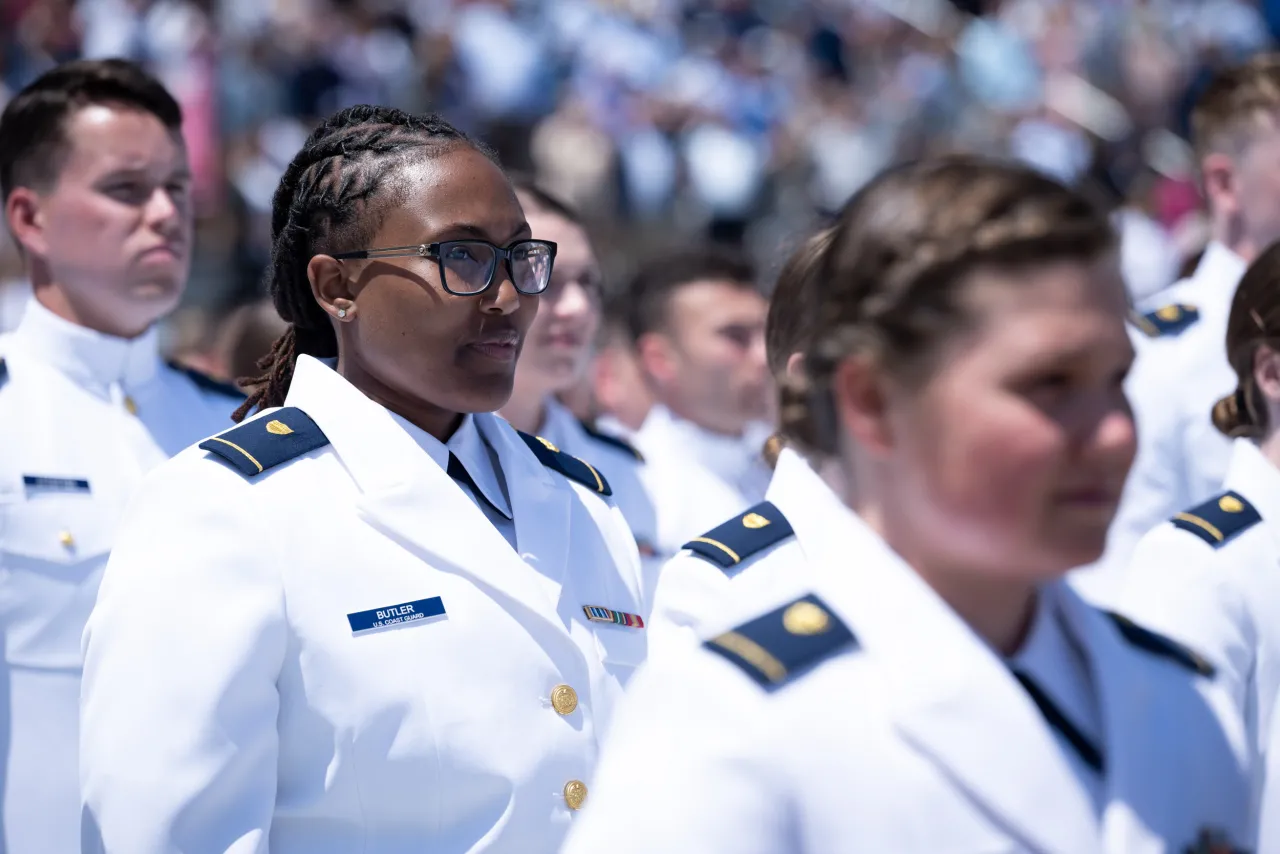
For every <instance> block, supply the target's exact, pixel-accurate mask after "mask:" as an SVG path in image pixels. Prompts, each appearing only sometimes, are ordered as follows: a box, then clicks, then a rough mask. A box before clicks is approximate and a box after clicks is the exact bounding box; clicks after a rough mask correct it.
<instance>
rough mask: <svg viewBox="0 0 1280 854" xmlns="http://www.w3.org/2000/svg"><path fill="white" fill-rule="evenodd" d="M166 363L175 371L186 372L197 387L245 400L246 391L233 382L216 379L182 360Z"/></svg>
mask: <svg viewBox="0 0 1280 854" xmlns="http://www.w3.org/2000/svg"><path fill="white" fill-rule="evenodd" d="M165 364H167V365H168V366H169V367H171V368H173V369H174V370H175V371H180V372H182V373H183V374H186V376H187V379H189V380H191V381H192V382H193V383H195V384H196V386H197V387H199V388H202V389H204V390H205V391H212V392H217V393H218V394H225V395H226V396H227V397H236V398H239V399H240V400H244V397H245V394H244V392H243V391H241V390H240V389H239V388H237V387H236V386H235V385H234V384H232V383H226V382H223V381H222V380H215V379H214V378H213V377H211V376H209V375H208V374H205V373H201V372H200V371H197V370H196V369H195V368H188V367H187V366H186V365H184V364H182V363H181V362H166V363H165Z"/></svg>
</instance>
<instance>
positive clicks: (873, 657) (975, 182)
mask: <svg viewBox="0 0 1280 854" xmlns="http://www.w3.org/2000/svg"><path fill="white" fill-rule="evenodd" d="M824 278H825V280H826V281H825V282H824V285H825V287H824V288H823V298H822V304H821V306H820V311H819V312H818V315H817V316H818V321H817V324H816V327H815V332H814V338H813V340H812V342H811V343H810V345H809V346H808V347H807V348H806V351H805V356H804V363H805V370H804V374H805V376H806V377H807V380H808V384H807V386H804V387H792V388H790V389H789V390H788V394H787V402H788V405H787V406H785V407H784V408H783V419H784V423H787V424H792V425H795V424H796V422H797V421H798V422H800V424H799V426H800V427H801V428H802V429H794V427H793V429H792V434H793V435H807V436H810V437H811V439H812V442H813V444H814V446H815V447H814V450H815V451H817V452H818V453H820V454H822V455H825V456H828V457H831V458H834V459H836V460H838V461H839V463H840V467H841V473H842V480H843V481H844V482H845V484H846V485H845V487H844V489H845V500H846V502H847V503H848V504H849V507H850V508H851V509H852V510H853V511H856V515H855V513H853V512H850V509H848V508H845V507H843V506H841V507H828V508H823V509H822V510H821V511H820V512H819V510H818V508H816V507H815V508H810V511H809V516H812V518H809V516H806V517H805V521H806V522H807V524H808V527H809V533H804V532H801V537H800V539H801V541H802V542H804V543H805V544H806V556H807V558H808V560H809V562H810V564H811V565H812V566H813V567H814V571H812V572H808V573H801V576H802V577H800V578H798V579H797V583H796V585H795V587H794V588H793V589H792V590H791V591H788V592H786V593H785V595H784V594H783V593H782V592H781V591H779V590H778V589H777V587H776V585H773V584H768V585H765V586H764V588H763V589H760V590H757V589H756V588H757V585H755V584H753V583H752V581H751V579H750V578H743V579H741V580H740V581H739V583H736V584H734V585H733V586H731V587H730V588H729V589H728V591H727V594H726V595H727V596H729V597H731V599H732V606H733V607H734V608H735V609H736V611H737V615H736V617H735V618H732V619H727V620H726V621H725V622H724V624H723V627H720V628H717V629H715V630H713V631H712V632H711V633H710V635H709V637H708V638H707V640H705V641H704V642H703V643H702V644H701V645H699V646H697V647H693V648H692V649H691V650H690V651H689V653H688V654H687V655H684V656H666V657H663V658H661V659H655V660H654V661H653V662H652V664H651V665H650V667H649V668H648V669H647V670H646V671H645V672H642V673H641V674H640V675H639V676H638V677H637V678H636V679H635V680H634V681H633V683H632V685H631V687H630V689H629V693H628V700H627V705H626V706H625V707H624V708H623V709H622V711H621V713H620V714H619V716H618V718H617V720H616V721H615V722H614V725H613V728H612V729H611V731H610V736H609V742H608V744H607V746H606V750H605V755H604V759H603V762H602V764H601V768H600V772H599V775H598V780H597V785H596V787H595V791H594V793H593V798H594V802H593V804H592V807H593V809H592V810H591V811H589V812H588V813H586V814H584V816H583V821H582V822H581V823H580V824H578V825H577V826H576V827H575V828H574V830H573V832H572V834H571V835H570V838H569V841H568V843H567V845H566V848H565V852H567V854H587V852H594V851H600V850H609V851H611V852H615V854H616V852H637V854H639V852H646V854H649V852H655V851H664V852H665V851H672V852H676V851H679V852H686V851H696V852H699V854H718V852H724V854H729V852H732V854H776V852H780V851H786V852H791V854H801V852H822V854H844V852H849V854H853V852H867V851H875V852H890V851H892V852H894V854H907V852H922V854H923V852H930V854H932V853H933V852H939V851H1019V852H1022V851H1035V852H1060V854H1076V852H1084V851H1090V852H1097V851H1106V852H1115V854H1121V852H1123V854H1144V852H1165V851H1179V852H1181V851H1185V850H1196V851H1199V850H1204V851H1209V850H1213V851H1234V850H1239V848H1238V846H1247V845H1249V844H1250V842H1251V839H1250V838H1249V837H1250V835H1251V830H1250V828H1249V825H1248V811H1249V810H1248V784H1247V779H1246V772H1245V768H1244V757H1245V748H1244V743H1243V741H1244V739H1243V732H1242V729H1241V727H1240V725H1239V723H1238V721H1236V720H1235V718H1234V715H1233V712H1232V710H1231V704H1230V700H1229V698H1228V697H1227V696H1226V694H1225V693H1224V692H1223V691H1222V690H1221V689H1220V688H1219V687H1217V686H1216V685H1215V684H1214V682H1213V679H1212V676H1211V674H1212V669H1211V668H1210V667H1208V666H1207V665H1205V664H1204V662H1203V661H1202V660H1201V659H1199V657H1198V656H1196V655H1195V654H1194V653H1192V652H1190V651H1189V650H1187V649H1186V648H1184V647H1181V646H1179V645H1177V644H1176V643H1174V642H1172V641H1169V640H1167V639H1165V638H1163V637H1162V636H1160V635H1156V634H1153V633H1151V632H1149V631H1146V630H1145V629H1142V628H1140V627H1139V626H1137V625H1136V624H1134V623H1131V622H1129V621H1127V620H1124V619H1120V618H1116V617H1113V616H1110V615H1108V614H1106V613H1104V612H1101V611H1099V610H1096V609H1095V608H1093V607H1091V606H1090V605H1088V604H1087V603H1086V602H1084V601H1083V600H1082V599H1081V598H1080V597H1079V596H1078V595H1076V594H1075V593H1073V592H1072V590H1071V589H1070V588H1069V587H1068V586H1067V585H1066V583H1065V582H1064V581H1063V576H1064V575H1065V573H1066V572H1067V571H1068V570H1069V569H1070V568H1072V567H1074V566H1077V565H1079V564H1082V563H1085V562H1088V561H1090V560H1092V559H1095V558H1096V557H1097V556H1098V554H1100V553H1101V551H1102V548H1103V545H1104V543H1105V540H1106V531H1107V525H1108V523H1109V522H1110V520H1111V517H1112V514H1113V513H1114V510H1115V506H1116V503H1117V501H1118V498H1119V494H1120V491H1121V487H1122V485H1123V483H1124V477H1125V473H1126V472H1127V470H1128V468H1129V465H1130V463H1131V461H1132V459H1133V455H1134V429H1133V422H1132V419H1131V417H1130V415H1129V411H1128V407H1127V405H1126V401H1125V398H1124V393H1123V388H1122V383H1123V380H1124V377H1125V373H1126V371H1127V370H1128V366H1129V364H1130V361H1131V359H1132V356H1133V354H1132V350H1131V349H1130V344H1129V338H1128V335H1127V333H1126V331H1125V316H1126V313H1127V304H1126V302H1127V301H1126V298H1125V292H1124V285H1123V281H1122V279H1121V276H1120V272H1119V269H1118V263H1117V258H1116V253H1115V246H1114V237H1113V235H1112V233H1111V230H1110V227H1109V226H1108V224H1107V221H1106V219H1105V218H1104V217H1102V216H1100V215H1099V214H1098V213H1097V212H1096V211H1095V210H1094V209H1093V208H1092V206H1091V205H1090V204H1089V203H1088V202H1087V201H1086V200H1085V199H1084V198H1082V197H1081V196H1080V195H1079V194H1077V193H1076V192H1074V191H1072V190H1069V189H1067V188H1065V187H1063V186H1061V185H1060V184H1058V183H1056V182H1054V181H1053V180H1051V179H1049V178H1047V177H1045V176H1043V175H1041V174H1039V173H1037V172H1035V171H1033V170H1031V169H1028V168H1025V167H1022V166H1015V165H1004V164H997V163H993V162H988V161H984V160H979V159H971V158H956V159H943V160H937V161H932V162H925V163H919V164H913V165H910V166H906V167H904V168H901V169H898V170H894V171H892V172H889V173H886V174H884V175H882V176H880V177H879V178H877V179H875V180H874V181H872V182H871V183H870V184H869V185H868V186H867V187H865V188H864V189H863V190H862V191H861V192H860V193H859V194H858V195H857V196H856V197H855V198H854V199H853V200H852V201H851V202H850V204H849V206H848V207H847V208H846V209H845V210H844V211H843V213H842V214H841V217H840V220H839V223H838V224H837V226H836V232H835V235H834V237H833V238H832V245H831V248H830V249H829V254H828V255H827V261H826V264H825V267H824ZM795 521H798V520H793V523H794V522H795ZM806 538H807V539H806ZM810 544H812V545H811V547H810ZM1196 846H1202V847H1199V848H1197V847H1196Z"/></svg>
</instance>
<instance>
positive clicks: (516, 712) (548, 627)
mask: <svg viewBox="0 0 1280 854" xmlns="http://www.w3.org/2000/svg"><path fill="white" fill-rule="evenodd" d="M287 406H288V407H296V408H297V409H284V410H275V411H269V412H267V413H265V414H263V415H261V416H259V417H258V418H256V419H254V420H253V421H250V422H246V426H243V427H241V428H238V429H240V430H243V431H246V432H245V433H243V434H241V433H237V432H236V431H234V430H233V431H230V432H228V433H226V434H223V437H222V438H223V439H224V441H229V442H233V443H235V444H239V445H241V446H242V447H245V443H246V442H248V441H249V438H251V437H253V436H257V438H258V440H260V441H262V442H270V441H274V439H273V438H272V437H271V436H269V435H268V434H270V433H272V430H273V429H274V431H275V432H276V433H277V434H281V435H285V439H284V440H282V441H287V440H288V436H289V435H293V434H294V433H298V432H300V431H301V430H302V420H301V419H300V418H299V416H298V410H301V412H304V413H306V415H307V416H309V417H310V419H312V420H313V421H314V424H315V425H316V426H317V427H318V430H319V431H322V432H323V435H324V437H327V443H325V444H323V445H321V446H320V447H316V448H314V449H313V450H310V451H308V452H306V453H304V454H302V455H301V456H298V457H296V458H293V459H291V460H289V461H287V462H282V463H281V464H280V465H278V466H277V467H275V468H270V469H268V470H266V471H265V473H263V474H259V475H256V476H254V477H246V476H245V475H242V474H241V473H240V472H239V471H238V470H236V469H233V468H231V467H230V466H229V465H227V464H226V463H225V462H224V461H222V460H221V459H218V458H215V457H214V456H212V455H211V454H208V453H206V452H205V451H203V450H200V449H198V448H193V449H191V450H190V451H188V452H186V453H183V454H181V455H179V456H178V457H177V458H175V459H173V460H171V461H170V462H168V463H166V464H165V465H164V466H161V467H160V468H159V469H158V470H157V471H156V472H155V473H154V474H153V475H152V476H151V477H150V478H149V479H148V480H147V482H146V483H145V484H144V486H143V488H142V490H141V492H140V495H139V497H138V499H137V501H136V503H135V504H134V506H133V509H132V511H131V513H130V514H129V517H128V519H127V520H126V522H125V525H124V529H123V530H122V532H121V536H120V541H119V543H118V544H117V547H116V550H115V552H114V554H113V555H112V559H111V564H110V566H109V567H108V568H107V572H106V577H105V579H104V581H103V585H102V590H101V593H100V595H99V600H98V606H97V608H96V609H95V610H94V613H93V616H92V617H91V619H90V621H89V625H88V628H87V629H86V631H85V640H84V645H85V677H84V688H83V694H82V713H81V714H82V718H81V719H82V737H81V782H82V791H83V795H84V802H85V816H86V821H87V822H88V825H87V826H86V837H87V838H88V839H89V844H88V845H87V846H86V849H85V850H86V851H93V850H97V848H98V847H99V845H98V843H101V845H102V846H104V847H105V849H106V850H107V851H110V852H128V854H160V853H161V852H173V851H182V852H184V854H206V852H227V851H233V852H236V854H245V852H255V854H265V852H267V851H268V850H270V851H271V852H272V854H331V852H332V854H347V853H348V852H352V851H362V850H363V851H369V852H378V854H399V852H403V854H409V852H413V854H419V852H423V851H449V852H457V854H463V852H471V853H472V854H479V852H487V854H493V852H519V854H551V852H554V851H556V850H557V848H558V847H559V845H560V842H561V839H562V837H563V836H564V834H565V832H566V831H567V830H568V828H569V826H570V824H571V822H572V821H573V820H574V815H575V813H574V811H573V808H572V807H573V805H575V804H576V805H580V802H579V801H578V800H577V799H578V798H579V797H580V796H582V795H583V794H585V792H586V787H587V786H589V785H590V783H591V780H592V776H593V771H594V766H595V762H596V754H597V741H598V738H599V734H600V732H601V730H602V729H603V727H604V726H605V724H606V723H607V721H608V720H609V718H610V716H611V714H612V712H613V709H614V707H615V705H616V704H617V703H618V702H619V700H620V698H621V695H622V687H623V685H624V683H625V682H626V681H627V680H628V678H629V677H630V675H631V673H632V671H633V669H634V668H635V666H636V665H637V664H639V663H640V661H641V660H642V659H643V658H644V655H645V632H644V629H642V628H639V627H631V626H629V625H626V624H623V623H615V622H600V621H594V620H589V619H588V617H587V614H586V611H585V609H586V608H589V607H593V608H596V609H606V610H609V611H615V612H617V613H619V614H632V615H638V614H639V612H640V607H641V590H640V570H639V558H638V555H637V554H636V548H635V543H634V541H633V540H632V538H631V534H630V531H629V530H628V529H627V527H626V523H625V522H624V521H623V519H622V515H621V513H620V512H619V511H618V509H617V508H616V507H615V506H614V505H613V504H612V502H610V501H609V500H608V499H606V498H605V497H603V496H602V495H600V494H599V493H598V492H597V490H596V488H594V487H592V488H588V487H586V486H582V485H581V484H579V483H577V482H575V481H571V480H569V479H568V478H566V477H565V476H564V475H562V474H561V473H559V472H558V471H554V470H552V469H550V468H548V467H547V466H545V465H543V464H542V463H541V462H539V458H538V457H537V456H535V455H534V454H533V453H532V452H531V451H530V449H529V447H528V446H527V445H526V444H525V443H524V441H523V440H522V439H521V438H520V437H519V436H518V435H517V434H516V432H515V431H514V430H513V429H512V428H511V427H510V425H508V424H507V423H506V422H505V421H503V420H502V419H501V418H499V417H498V416H496V415H492V414H488V413H484V414H477V415H474V416H473V417H472V419H471V420H472V421H473V422H474V425H475V428H476V430H477V431H478V433H479V436H480V437H481V438H482V439H483V441H484V443H485V444H487V445H488V446H489V447H490V448H492V449H493V450H494V451H496V455H497V460H498V464H499V465H498V468H499V470H500V471H501V474H502V477H503V480H504V482H505V483H506V486H507V489H508V491H509V500H510V509H511V511H512V515H513V517H514V524H515V535H516V542H517V546H518V548H517V549H512V548H511V546H510V545H509V544H508V543H507V541H506V540H504V539H503V537H502V536H501V535H500V534H499V533H498V531H497V530H496V529H495V528H494V526H493V524H492V523H491V522H490V520H489V519H488V518H486V517H485V515H484V514H483V513H481V512H479V510H478V509H477V505H476V503H475V502H474V501H472V500H471V499H470V498H468V497H467V496H466V495H465V492H464V491H463V490H462V489H461V488H460V487H459V485H458V483H457V482H456V481H455V480H453V479H452V478H450V477H449V476H448V474H446V472H445V471H444V470H442V468H441V466H440V465H439V464H438V463H437V462H436V461H434V460H433V459H431V458H430V456H429V455H428V454H426V453H424V452H423V450H422V448H421V447H420V446H419V444H418V443H417V442H415V440H414V437H412V436H410V435H409V433H408V432H406V431H405V430H404V429H403V427H402V425H401V424H399V423H397V421H396V420H395V419H394V418H392V417H390V415H389V414H388V413H387V411H386V410H385V409H383V408H382V407H381V406H379V405H377V404H376V403H374V402H372V401H371V400H369V399H368V398H367V397H365V396H364V395H363V394H361V393H360V392H359V391H358V390H357V389H356V388H354V387H353V386H351V385H350V384H348V383H347V382H346V381H345V380H344V379H343V378H342V377H340V376H339V375H338V374H337V373H336V372H334V371H333V370H331V369H330V368H328V367H326V366H325V365H323V364H322V363H320V362H319V361H317V360H315V359H311V358H309V357H305V356H304V357H302V358H300V359H299V361H298V365H297V369H296V371H295V373H294V376H293V381H292V383H291V386H290V389H289V396H288V400H287ZM276 420H284V421H286V422H288V421H292V422H293V425H290V424H288V423H285V424H276V425H275V426H274V428H273V426H272V425H273V422H275V421H276ZM294 425H296V426H294ZM290 430H292V432H290ZM255 431H261V432H255ZM241 439H243V440H244V441H240V440H241ZM248 450H249V453H250V454H252V453H253V449H252V448H248ZM433 603H434V604H433ZM406 606H415V612H416V613H427V614H435V616H433V617H432V618H430V619H422V620H416V621H410V620H404V621H402V622H398V623H397V622H395V619H398V618H393V617H390V616H388V617H385V619H389V620H392V621H391V622H384V617H383V616H379V617H377V620H376V621H374V617H373V616H372V615H377V614H379V612H381V613H382V614H383V615H389V614H391V615H394V614H402V613H405V612H404V610H403V609H404V608H405V607H406ZM441 611H442V612H443V613H439V612H441ZM358 626H366V627H369V628H370V629H371V630H369V631H366V630H365V629H358V628H357V627H358ZM565 686H567V688H571V689H572V691H573V692H575V693H576V703H575V704H572V708H570V707H569V706H567V705H565V696H564V695H565V694H566V693H567V688H566V687H565ZM557 698H558V699H557ZM557 702H558V703H560V705H559V706H557V705H555V704H556V703H557ZM571 801H572V803H571Z"/></svg>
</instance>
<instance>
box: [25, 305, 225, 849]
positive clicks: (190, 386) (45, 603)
mask: <svg viewBox="0 0 1280 854" xmlns="http://www.w3.org/2000/svg"><path fill="white" fill-rule="evenodd" d="M2 355H3V356H4V365H5V367H4V374H5V376H4V377H2V378H0V448H3V449H4V450H3V451H2V452H0V638H3V644H4V647H3V648H4V657H3V668H4V672H3V674H0V694H3V695H5V696H4V697H3V698H0V780H3V785H2V786H0V791H2V798H3V813H2V814H0V851H5V852H8V854H66V853H67V852H75V851H79V850H80V832H79V827H80V806H79V803H80V798H79V791H78V785H77V779H76V740H77V731H78V727H77V707H78V698H79V693H80V633H81V631H82V630H83V628H84V625H85V620H87V619H88V617H89V611H90V609H91V608H92V607H93V602H94V597H95V596H96V595H97V592H98V582H99V579H100V578H101V575H102V569H103V567H104V566H105V565H106V562H107V555H108V553H109V552H110V550H111V547H112V544H113V543H114V542H115V537H116V530H117V527H118V525H119V521H120V517H121V514H122V513H123V512H124V509H125V506H126V504H127V503H128V502H129V500H130V499H131V498H132V496H133V494H134V491H135V490H136V489H137V487H138V484H139V483H140V482H141V480H142V478H143V476H144V475H145V474H146V472H147V471H149V470H150V469H152V468H153V467H155V466H156V465H158V464H160V463H162V462H163V461H164V460H165V459H167V458H168V457H169V456H170V455H172V454H175V453H177V452H178V451H180V450H181V449H182V448H184V447H186V446H187V445H189V444H191V443H192V442H195V441H198V440H199V439H201V438H202V437H204V436H207V435H208V434H209V433H212V432H215V431H217V430H221V429H224V428H226V427H229V426H231V423H232V422H231V412H232V410H234V409H235V408H236V406H238V405H239V403H240V401H241V400H243V398H237V397H232V396H231V395H229V394H227V393H221V392H217V391H213V390H211V389H210V388H207V387H205V386H203V385H200V384H197V382H196V381H194V380H193V379H192V377H190V376H188V375H187V374H185V373H184V372H182V371H178V370H174V369H173V368H170V367H168V366H166V365H165V364H164V362H163V361H161V359H160V355H159V352H158V349H157V345H156V332H155V330H150V331H148V332H146V333H145V334H143V335H141V336H139V337H138V338H135V339H132V340H125V339H121V338H114V337H111V336H108V335H102V334H100V333H97V332H94V331H92V330H89V329H85V328H83V327H80V326H76V325H74V324H72V323H69V322H67V321H65V320H62V319H61V318H59V317H57V316H55V315H54V314H52V313H51V312H49V311H48V310H47V309H45V308H44V307H43V306H41V305H40V304H39V303H37V302H35V301H34V300H33V301H31V302H30V304H29V305H28V306H27V307H26V308H25V309H24V313H23V318H22V322H21V323H20V324H19V327H18V329H17V330H15V331H14V332H13V333H11V334H9V335H7V336H5V339H4V343H3V349H2Z"/></svg>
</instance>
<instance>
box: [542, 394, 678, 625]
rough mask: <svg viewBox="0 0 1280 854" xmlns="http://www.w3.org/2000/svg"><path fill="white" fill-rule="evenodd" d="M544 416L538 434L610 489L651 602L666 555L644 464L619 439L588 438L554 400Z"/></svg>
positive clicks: (586, 432)
mask: <svg viewBox="0 0 1280 854" xmlns="http://www.w3.org/2000/svg"><path fill="white" fill-rule="evenodd" d="M545 406H546V416H545V417H544V419H543V424H542V426H541V427H540V428H539V429H538V435H539V436H542V437H543V438H544V439H546V440H547V441H549V442H551V443H552V444H554V445H555V446H556V447H557V448H559V449H560V450H562V451H564V452H565V453H568V454H572V455H573V456H575V457H578V458H579V459H583V460H586V461H587V462H589V463H590V464H591V465H593V466H595V467H596V468H598V469H600V471H601V473H603V474H604V476H605V477H606V478H608V480H609V486H610V487H611V488H612V489H613V500H614V503H616V504H617V505H618V509H619V510H621V511H622V515H623V517H625V518H626V520H627V525H629V526H630V527H631V533H633V534H634V535H635V538H636V547H637V548H638V549H639V551H640V562H641V565H642V566H643V568H644V575H645V602H646V604H648V605H651V604H652V602H653V588H654V586H655V585H656V584H657V579H658V572H659V570H660V569H661V568H662V564H663V562H664V561H665V560H666V559H667V558H669V557H670V556H671V555H670V554H664V553H662V552H660V551H659V550H658V545H657V539H658V517H657V512H656V511H655V509H654V502H653V499H652V498H651V497H650V495H649V490H648V488H647V487H646V486H645V484H644V479H643V472H644V468H645V463H644V462H643V461H642V459H641V457H640V456H639V452H638V451H635V450H629V448H630V446H629V444H628V443H627V442H626V441H625V440H623V439H616V440H615V441H609V439H608V438H605V437H604V436H603V435H592V434H591V433H590V432H588V431H587V429H586V428H585V427H584V426H583V425H582V422H581V421H579V420H578V419H577V418H575V417H574V415H573V413H572V412H570V411H569V409H568V408H567V407H566V406H564V404H562V403H560V402H559V401H558V400H556V399H555V398H547V400H546V402H545Z"/></svg>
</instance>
